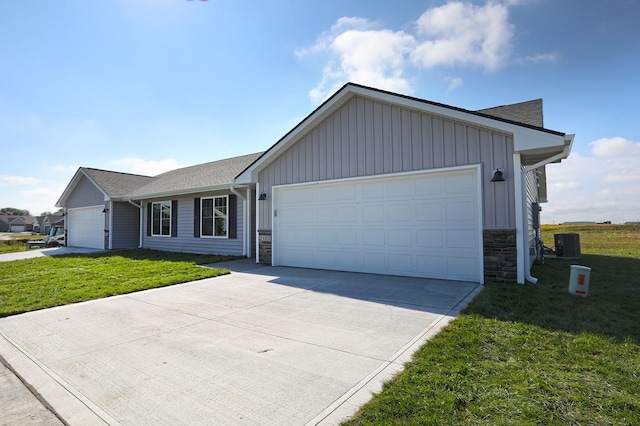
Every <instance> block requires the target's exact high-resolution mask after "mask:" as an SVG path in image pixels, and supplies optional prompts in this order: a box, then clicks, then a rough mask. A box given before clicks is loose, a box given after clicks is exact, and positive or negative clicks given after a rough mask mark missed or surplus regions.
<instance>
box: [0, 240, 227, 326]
mask: <svg viewBox="0 0 640 426" xmlns="http://www.w3.org/2000/svg"><path fill="white" fill-rule="evenodd" d="M229 259H237V257H230V256H214V255H194V254H186V253H170V252H162V251H154V250H122V251H111V252H100V253H95V254H69V255H61V256H50V257H38V258H35V259H25V260H15V261H10V262H0V317H2V316H7V315H13V314H18V313H21V312H27V311H33V310H36V309H42V308H48V307H52V306H58V305H65V304H68V303H75V302H81V301H85V300H90V299H98V298H101V297H107V296H113V295H116V294H124V293H130V292H133V291H138V290H145V289H149V288H155V287H163V286H167V285H171V284H177V283H183V282H187V281H193V280H199V279H203V278H209V277H215V276H218V275H222V274H227V273H229V271H228V270H225V269H220V268H206V267H202V266H200V265H203V264H208V263H214V262H220V261H223V260H229Z"/></svg>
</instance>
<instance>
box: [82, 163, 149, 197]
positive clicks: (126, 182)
mask: <svg viewBox="0 0 640 426" xmlns="http://www.w3.org/2000/svg"><path fill="white" fill-rule="evenodd" d="M82 169H83V171H84V172H85V174H86V175H87V177H89V178H90V179H91V180H92V181H93V182H94V183H95V184H96V185H97V186H98V187H100V188H101V189H102V190H103V191H104V192H105V193H106V194H107V195H108V196H109V197H111V198H118V197H124V196H126V195H127V194H129V193H130V192H132V191H133V190H135V189H136V188H139V187H140V186H142V185H145V184H147V183H149V182H151V181H152V180H153V179H154V178H153V177H151V176H144V175H135V174H129V173H122V172H112V171H109V170H100V169H92V168H88V167H83V168H82Z"/></svg>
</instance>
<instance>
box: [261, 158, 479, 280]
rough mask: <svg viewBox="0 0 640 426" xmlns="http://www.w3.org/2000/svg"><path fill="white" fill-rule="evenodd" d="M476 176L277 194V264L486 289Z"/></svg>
mask: <svg viewBox="0 0 640 426" xmlns="http://www.w3.org/2000/svg"><path fill="white" fill-rule="evenodd" d="M479 187H480V185H479V183H478V169H477V168H473V169H465V170H457V171H451V172H446V173H421V174H411V175H406V174H405V175H399V176H394V177H380V178H368V179H358V180H349V181H347V182H339V181H334V182H331V183H326V184H325V183H316V184H304V185H288V186H281V187H275V188H274V235H273V264H274V265H286V266H299V267H309V268H318V269H333V270H342V271H355V272H369V273H381V274H390V275H404V276H414V277H429V278H442V279H450V280H462V281H475V282H482V227H481V223H482V221H481V213H480V200H479V191H480V188H479Z"/></svg>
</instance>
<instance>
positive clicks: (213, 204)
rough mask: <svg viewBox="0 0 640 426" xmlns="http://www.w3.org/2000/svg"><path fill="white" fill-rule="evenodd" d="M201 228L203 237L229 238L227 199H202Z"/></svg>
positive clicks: (225, 197) (223, 197)
mask: <svg viewBox="0 0 640 426" xmlns="http://www.w3.org/2000/svg"><path fill="white" fill-rule="evenodd" d="M201 210H202V211H201V215H200V218H201V228H200V233H201V234H200V235H202V236H203V237H217V238H228V236H229V216H228V214H229V197H228V196H226V195H224V196H222V197H210V198H202V200H201Z"/></svg>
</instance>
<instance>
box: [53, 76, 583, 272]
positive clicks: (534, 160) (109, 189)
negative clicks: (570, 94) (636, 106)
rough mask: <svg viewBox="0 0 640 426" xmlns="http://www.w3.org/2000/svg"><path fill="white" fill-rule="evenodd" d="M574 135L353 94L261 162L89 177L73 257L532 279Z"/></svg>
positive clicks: (502, 111) (70, 228)
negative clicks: (555, 172) (546, 210)
mask: <svg viewBox="0 0 640 426" xmlns="http://www.w3.org/2000/svg"><path fill="white" fill-rule="evenodd" d="M573 138H574V136H573V135H567V134H565V133H563V132H559V131H555V130H550V129H546V128H544V126H543V115H542V100H540V99H538V100H534V101H529V102H523V103H519V104H513V105H504V106H500V107H495V108H489V109H485V110H481V111H470V110H465V109H462V108H457V107H452V106H449V105H443V104H440V103H436V102H430V101H427V100H424V99H418V98H415V97H410V96H404V95H400V94H397V93H391V92H388V91H384V90H378V89H374V88H370V87H366V86H362V85H358V84H353V83H348V84H346V85H345V86H343V87H342V88H341V89H340V90H338V91H337V92H336V93H335V94H334V95H333V96H332V97H331V98H329V99H328V100H327V101H326V102H324V103H323V104H322V105H320V106H319V107H318V108H317V109H316V110H314V111H313V112H312V113H311V114H309V115H308V116H307V117H306V118H305V119H303V120H302V121H301V122H300V123H299V124H298V125H297V126H295V127H294V128H293V129H291V130H290V131H289V132H288V133H287V134H286V135H284V136H283V137H282V138H281V139H280V140H279V141H277V142H276V143H275V144H274V145H273V146H271V147H270V148H269V149H268V150H267V151H265V152H263V153H255V154H250V155H246V156H241V157H235V158H231V159H226V160H220V161H215V162H211V163H206V164H200V165H196V166H192V167H187V168H183V169H178V170H174V171H170V172H167V173H164V174H161V175H158V176H154V177H150V176H137V175H129V174H124V173H117V172H109V171H102V170H95V169H88V168H80V169H79V170H78V172H77V173H76V175H75V176H74V177H73V179H72V180H71V182H70V184H69V186H68V187H67V188H66V189H65V191H64V193H63V195H62V197H61V198H60V200H59V201H58V204H57V205H58V206H59V207H64V208H65V209H66V211H67V232H68V240H67V241H68V242H69V244H70V245H74V244H77V245H88V246H91V247H99V248H104V249H114V248H127V247H143V248H153V249H161V250H170V251H186V252H194V253H220V254H239V255H244V256H247V257H252V258H253V257H255V258H256V261H257V262H261V263H266V264H271V265H285V266H299V267H308V268H318V269H332V270H345V271H356V272H368V273H380V274H390V275H404V276H416V277H430V278H440V279H451V280H464V281H475V282H480V283H483V282H484V281H485V280H492V281H495V280H499V281H512V282H518V283H523V282H524V281H525V280H529V281H533V282H535V278H533V277H531V275H530V269H531V265H532V263H533V260H534V259H535V257H536V255H537V254H538V250H539V249H540V244H539V219H538V217H539V211H540V203H543V202H546V199H547V194H546V173H545V166H546V165H547V164H549V163H555V162H559V161H561V160H562V159H565V158H567V157H568V155H569V153H570V151H571V146H572V143H573Z"/></svg>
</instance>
